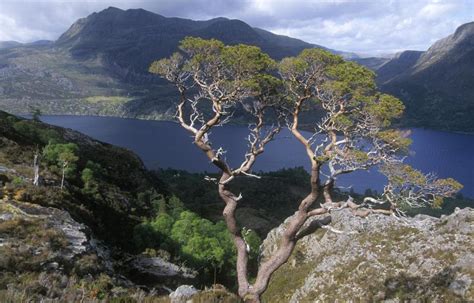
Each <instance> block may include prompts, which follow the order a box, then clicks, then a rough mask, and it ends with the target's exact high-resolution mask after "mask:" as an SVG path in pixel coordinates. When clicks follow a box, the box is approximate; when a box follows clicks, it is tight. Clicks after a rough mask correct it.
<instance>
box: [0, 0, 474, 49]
mask: <svg viewBox="0 0 474 303" xmlns="http://www.w3.org/2000/svg"><path fill="white" fill-rule="evenodd" d="M109 6H115V7H118V8H122V9H128V8H144V9H147V10H150V11H153V12H155V13H159V14H161V15H164V16H177V17H184V18H191V19H195V20H202V19H209V18H213V17H217V16H224V17H228V18H237V19H241V20H243V21H245V22H247V23H249V24H250V25H252V26H255V27H260V28H263V29H266V30H270V31H272V32H274V33H278V34H283V35H288V36H292V37H295V38H300V39H303V40H305V41H307V42H312V43H316V44H320V45H324V46H326V47H330V48H333V49H338V50H345V51H354V52H358V53H362V54H372V55H373V54H384V53H393V52H396V51H400V50H406V49H415V50H425V49H427V48H428V47H429V46H430V45H431V44H432V43H433V42H435V41H436V40H438V39H440V38H443V37H445V36H447V35H449V34H451V33H452V32H454V30H455V29H456V27H458V26H459V25H461V24H463V23H466V22H470V21H474V0H361V1H358V0H0V41H2V40H16V41H20V42H31V41H34V40H40V39H50V40H54V39H56V38H57V37H59V35H60V34H61V33H62V32H64V31H65V30H67V28H68V27H69V26H70V25H71V24H72V23H73V22H74V21H75V20H77V19H78V18H81V17H84V16H87V15H88V14H90V13H92V12H95V11H100V10H102V9H105V8H107V7H109Z"/></svg>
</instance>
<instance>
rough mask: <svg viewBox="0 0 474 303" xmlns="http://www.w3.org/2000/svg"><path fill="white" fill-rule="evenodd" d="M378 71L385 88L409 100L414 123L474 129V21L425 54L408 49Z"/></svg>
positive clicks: (452, 128)
mask: <svg viewBox="0 0 474 303" xmlns="http://www.w3.org/2000/svg"><path fill="white" fill-rule="evenodd" d="M377 74H378V81H379V84H380V85H381V88H382V89H383V90H384V91H387V92H389V93H392V94H395V95H397V96H398V97H400V98H402V100H403V101H404V102H405V104H406V106H407V115H406V122H407V123H408V124H410V125H418V126H425V127H431V128H442V129H447V130H456V131H466V132H473V131H474V121H473V120H472V116H473V115H474V22H471V23H467V24H464V25H462V26H460V27H459V28H458V29H456V31H455V33H454V34H452V35H450V36H448V37H446V38H444V39H441V40H439V41H438V42H436V43H435V44H433V45H432V46H431V47H430V48H429V49H428V50H427V51H426V52H424V53H420V52H409V53H407V52H404V53H402V54H401V55H400V56H398V57H397V58H395V59H393V60H391V61H389V62H387V63H385V64H384V65H382V66H381V67H380V68H379V69H378V70H377Z"/></svg>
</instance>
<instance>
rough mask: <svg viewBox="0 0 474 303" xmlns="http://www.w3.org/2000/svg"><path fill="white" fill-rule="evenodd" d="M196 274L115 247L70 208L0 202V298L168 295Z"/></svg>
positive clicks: (64, 299) (69, 299) (8, 200)
mask: <svg viewBox="0 0 474 303" xmlns="http://www.w3.org/2000/svg"><path fill="white" fill-rule="evenodd" d="M196 275H197V274H196V273H195V272H193V271H191V270H189V269H186V268H184V267H180V266H178V265H175V264H173V263H170V262H168V261H166V260H164V259H162V258H158V257H147V256H145V255H139V256H132V255H129V254H126V253H123V252H122V251H120V250H118V249H117V248H111V247H109V246H107V245H106V244H105V243H103V242H101V241H99V240H97V239H96V238H94V236H93V233H92V231H91V230H90V229H89V228H88V227H87V226H86V225H84V224H81V223H79V222H77V221H76V220H74V219H73V218H72V217H71V215H70V214H69V213H68V212H67V211H64V210H60V209H57V208H53V207H44V206H40V205H37V204H33V203H27V202H22V201H17V200H14V199H11V198H9V197H7V196H5V197H4V199H3V200H0V302H17V301H18V302H20V301H21V302H23V300H26V299H25V298H28V300H29V299H32V300H33V301H35V302H36V301H42V300H46V301H48V300H53V301H52V302H56V301H54V300H57V301H60V302H79V301H80V300H81V298H89V299H90V298H97V299H100V298H101V297H102V298H120V297H127V296H130V297H131V298H141V297H143V296H145V295H149V296H155V295H168V294H169V293H170V292H171V289H170V287H172V288H174V287H176V286H178V285H180V284H181V283H191V282H195V280H194V278H195V276H196ZM143 281H146V283H145V282H143ZM143 289H146V290H147V291H146V292H143V291H142V290H143ZM23 293H25V294H24V295H23ZM22 296H23V297H22ZM48 302H49V301H48ZM84 302H92V301H87V300H86V301H84ZM94 302H95V301H94ZM97 302H98V301H97Z"/></svg>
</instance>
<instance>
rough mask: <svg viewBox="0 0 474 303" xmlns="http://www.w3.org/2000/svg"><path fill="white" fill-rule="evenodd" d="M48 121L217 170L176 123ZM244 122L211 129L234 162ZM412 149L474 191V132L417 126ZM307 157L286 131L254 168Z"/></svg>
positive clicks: (367, 176)
mask: <svg viewBox="0 0 474 303" xmlns="http://www.w3.org/2000/svg"><path fill="white" fill-rule="evenodd" d="M41 119H42V120H43V121H44V122H47V123H50V124H54V125H58V126H62V127H66V128H71V129H74V130H77V131H80V132H82V133H84V134H87V135H89V136H91V137H93V138H96V139H98V140H101V141H104V142H108V143H111V144H115V145H118V146H122V147H126V148H128V149H130V150H132V151H134V152H136V153H137V154H138V155H139V156H140V157H141V158H142V159H143V161H144V162H145V164H146V165H147V167H149V168H158V167H161V168H176V169H183V170H188V171H192V172H203V171H215V168H214V167H213V166H212V165H211V164H210V163H209V161H208V160H207V158H206V157H205V156H204V155H203V154H202V153H201V152H200V151H199V150H198V149H197V148H196V147H195V146H193V144H192V139H191V137H190V136H189V135H188V134H187V133H186V132H185V131H184V130H183V129H182V128H181V127H180V126H179V125H178V124H176V123H173V122H162V121H144V120H135V119H122V118H111V117H87V116H85V117H84V116H43V117H41ZM247 134H248V130H247V128H246V127H241V126H226V127H220V128H217V129H216V130H214V131H213V134H212V136H213V137H212V141H213V143H214V147H216V148H217V147H220V146H222V147H223V148H224V149H225V150H228V152H227V154H226V157H227V160H228V162H229V163H230V164H231V165H234V166H236V165H238V164H239V161H241V160H242V159H243V154H244V152H245V148H246V141H245V138H246V136H247ZM411 138H412V139H413V144H412V146H411V150H412V153H411V154H410V156H409V157H408V158H407V160H406V162H407V163H409V164H411V165H412V166H414V167H415V168H417V169H420V170H422V171H424V172H434V173H436V174H437V175H438V176H439V177H442V178H446V177H452V178H455V179H456V180H458V181H459V182H461V183H462V184H463V185H464V189H463V190H462V191H461V193H462V194H464V195H465V196H469V197H474V136H473V135H464V134H456V133H448V132H440V131H433V130H423V129H413V130H412V134H411ZM296 166H304V167H306V168H309V163H308V160H307V157H306V154H305V152H304V150H303V148H302V146H301V145H300V144H299V143H297V142H296V140H295V139H293V138H292V137H291V136H290V134H289V132H288V131H286V130H285V131H283V132H282V133H281V134H280V135H279V136H278V138H277V139H276V140H275V141H274V142H271V143H269V144H268V146H267V148H266V151H265V153H264V154H263V155H261V156H260V157H259V158H258V160H257V162H256V165H255V167H254V170H256V171H258V170H263V171H272V170H277V169H280V168H290V167H296ZM385 181H386V180H385V178H384V176H382V175H380V174H379V173H377V172H376V171H375V170H372V171H369V172H365V171H364V172H356V173H353V174H350V175H346V176H341V177H340V178H339V182H338V183H339V185H341V186H346V187H349V186H351V187H352V188H353V189H354V190H355V191H356V192H363V191H364V190H365V189H367V188H372V189H376V190H379V191H380V190H381V189H382V188H383V184H384V183H385Z"/></svg>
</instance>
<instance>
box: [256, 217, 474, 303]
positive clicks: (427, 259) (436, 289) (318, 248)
mask: <svg viewBox="0 0 474 303" xmlns="http://www.w3.org/2000/svg"><path fill="white" fill-rule="evenodd" d="M320 219H321V218H313V219H311V220H309V222H307V224H308V225H310V224H311V222H313V221H315V220H320ZM331 220H332V223H331V226H332V227H334V228H335V229H338V230H340V231H342V233H334V232H331V231H327V230H322V229H319V230H317V231H316V232H314V233H311V234H309V235H308V236H306V237H304V238H303V239H301V240H300V241H299V242H298V244H297V246H296V249H295V251H294V252H293V254H292V256H291V258H290V260H289V262H288V263H287V264H285V265H284V266H282V267H281V268H280V269H279V270H278V271H277V272H276V273H275V274H274V276H273V277H272V279H271V281H270V287H269V289H268V291H267V292H266V293H265V294H264V296H263V299H264V300H265V302H315V301H321V302H326V301H328V302H334V301H339V302H346V301H348V300H352V299H353V298H359V299H360V300H362V301H364V302H365V301H368V302H369V301H370V302H372V301H387V302H388V301H391V300H395V301H397V300H398V301H406V300H418V301H430V302H431V301H438V302H456V301H466V300H467V301H469V300H473V299H474V289H473V283H472V280H473V279H474V278H473V277H474V249H473V245H472V244H473V243H474V241H473V240H474V239H473V236H474V226H473V224H472V222H474V210H473V209H470V208H465V209H456V211H455V212H454V213H453V214H451V215H449V216H443V217H441V218H439V219H438V218H435V217H429V216H425V215H418V216H415V217H413V218H395V217H393V216H385V215H378V214H377V215H373V216H370V217H368V218H360V217H355V216H353V215H352V214H351V212H350V211H349V210H346V209H345V210H339V211H334V212H333V213H332V214H331ZM283 229H284V224H283V225H282V226H280V227H278V228H276V229H274V230H273V231H272V232H271V233H270V235H269V237H267V239H266V240H265V241H264V243H263V250H262V251H263V255H264V256H263V257H264V258H265V256H268V255H269V254H271V252H272V251H274V250H275V249H276V248H277V247H278V243H277V242H276V239H277V238H278V234H279V233H281V232H282V231H283Z"/></svg>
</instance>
